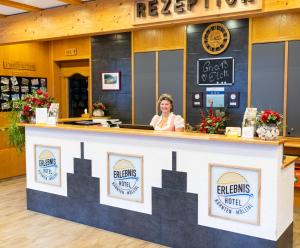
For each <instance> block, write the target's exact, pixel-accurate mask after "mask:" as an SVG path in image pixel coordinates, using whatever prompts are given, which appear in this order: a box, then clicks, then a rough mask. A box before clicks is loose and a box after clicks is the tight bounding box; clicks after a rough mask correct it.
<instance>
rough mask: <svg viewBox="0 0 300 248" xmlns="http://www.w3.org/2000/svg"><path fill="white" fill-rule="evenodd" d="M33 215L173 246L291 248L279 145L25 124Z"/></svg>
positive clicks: (288, 172) (289, 191)
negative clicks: (73, 222)
mask: <svg viewBox="0 0 300 248" xmlns="http://www.w3.org/2000/svg"><path fill="white" fill-rule="evenodd" d="M25 129H26V164H27V207H28V209H29V210H33V211H37V212H41V213H44V214H48V215H52V216H56V217H60V218H63V219H67V220H72V221H76V222H79V223H83V224H86V225H90V226H94V227H98V228H102V229H106V230H109V231H113V232H117V233H121V234H125V235H129V236H133V237H136V238H140V239H144V240H148V241H151V242H155V243H159V244H163V245H167V246H171V247H180V248H182V247H189V248H190V247H222V248H223V247H231V248H232V247H244V248H245V247H256V248H257V247H264V248H265V247H292V237H293V193H294V190H293V178H294V160H293V158H287V159H286V160H285V161H283V141H282V140H278V141H269V142H267V141H261V140H259V139H250V140H249V139H242V138H228V137H225V136H221V135H206V134H195V133H174V132H157V131H149V130H130V129H118V128H101V127H84V126H71V125H63V124H60V125H56V126H46V125H32V124H28V125H25Z"/></svg>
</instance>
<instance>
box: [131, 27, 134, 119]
mask: <svg viewBox="0 0 300 248" xmlns="http://www.w3.org/2000/svg"><path fill="white" fill-rule="evenodd" d="M134 75H135V73H134V39H133V32H131V123H132V124H134V93H135V92H134Z"/></svg>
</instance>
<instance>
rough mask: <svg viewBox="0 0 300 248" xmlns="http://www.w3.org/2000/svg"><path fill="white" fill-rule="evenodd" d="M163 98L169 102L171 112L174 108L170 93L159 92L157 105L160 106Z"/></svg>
mask: <svg viewBox="0 0 300 248" xmlns="http://www.w3.org/2000/svg"><path fill="white" fill-rule="evenodd" d="M163 100H167V101H169V102H170V103H171V112H173V108H174V100H173V97H172V96H171V95H170V94H167V93H164V94H161V95H160V97H159V98H158V106H160V104H161V102H162V101H163Z"/></svg>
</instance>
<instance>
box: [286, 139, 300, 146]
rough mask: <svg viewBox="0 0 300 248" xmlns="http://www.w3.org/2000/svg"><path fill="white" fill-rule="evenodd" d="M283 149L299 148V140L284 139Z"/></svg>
mask: <svg viewBox="0 0 300 248" xmlns="http://www.w3.org/2000/svg"><path fill="white" fill-rule="evenodd" d="M284 147H291V148H300V139H299V138H291V137H288V138H285V139H284Z"/></svg>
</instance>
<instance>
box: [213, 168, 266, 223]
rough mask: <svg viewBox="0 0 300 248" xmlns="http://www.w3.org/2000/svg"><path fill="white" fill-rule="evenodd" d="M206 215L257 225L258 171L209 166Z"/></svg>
mask: <svg viewBox="0 0 300 248" xmlns="http://www.w3.org/2000/svg"><path fill="white" fill-rule="evenodd" d="M209 171H210V194H209V204H210V206H209V215H210V216H214V217H219V218H224V219H229V220H233V221H239V222H244V223H249V224H255V225H259V222H260V221H259V219H260V217H259V216H260V187H261V179H260V178H261V172H260V169H254V168H244V167H231V166H225V165H215V164H212V165H210V169H209Z"/></svg>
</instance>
